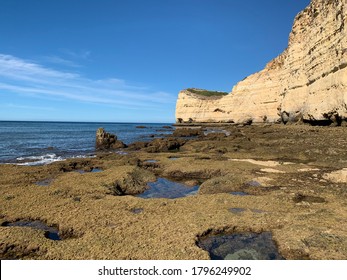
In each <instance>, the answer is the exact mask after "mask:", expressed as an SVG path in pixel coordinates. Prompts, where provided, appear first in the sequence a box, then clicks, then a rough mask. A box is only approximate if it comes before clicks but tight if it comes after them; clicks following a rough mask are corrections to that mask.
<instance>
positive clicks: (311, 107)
mask: <svg viewBox="0 0 347 280" xmlns="http://www.w3.org/2000/svg"><path fill="white" fill-rule="evenodd" d="M346 28H347V12H346V0H312V1H311V3H310V5H309V6H308V7H307V8H306V9H305V10H304V11H302V12H300V13H299V14H298V15H297V16H296V18H295V20H294V25H293V28H292V31H291V34H290V36H289V44H288V47H287V49H286V50H285V51H284V52H283V53H282V54H281V55H279V56H278V57H277V58H275V59H274V60H272V61H271V62H269V63H268V64H267V65H266V67H265V69H264V70H262V71H260V72H258V73H255V74H253V75H251V76H249V77H247V78H246V79H245V80H243V81H241V82H239V83H238V84H237V85H236V86H235V87H234V88H233V90H232V91H231V93H230V94H229V95H227V96H223V97H204V96H200V95H198V94H195V93H191V92H189V91H187V90H183V91H181V92H180V93H179V96H178V100H177V104H176V120H177V121H178V122H189V121H191V122H235V123H242V122H250V121H252V122H280V121H283V122H285V123H286V122H288V121H289V122H290V121H297V120H304V121H307V122H320V121H322V122H324V121H326V122H341V121H342V120H345V119H347V36H346V35H347V34H346Z"/></svg>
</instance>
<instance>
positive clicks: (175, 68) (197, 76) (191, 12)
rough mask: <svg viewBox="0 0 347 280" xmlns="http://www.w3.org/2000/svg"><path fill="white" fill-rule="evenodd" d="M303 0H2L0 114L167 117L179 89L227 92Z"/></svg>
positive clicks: (283, 32) (264, 55) (280, 39)
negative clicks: (195, 88)
mask: <svg viewBox="0 0 347 280" xmlns="http://www.w3.org/2000/svg"><path fill="white" fill-rule="evenodd" d="M308 4H309V0H296V1H292V0H281V1H278V0H262V1H259V0H248V1H238V0H127V1H125V0H51V1H44V0H0V120H42V121H44V120H49V121H107V122H174V121H175V117H174V114H175V103H176V98H177V94H178V92H179V90H181V89H184V88H188V87H197V88H205V89H211V90H221V91H228V92H229V91H231V89H232V87H233V86H234V85H235V84H236V83H237V82H238V81H240V80H242V79H243V78H244V77H246V76H248V75H250V74H252V73H254V72H256V71H259V70H261V69H262V68H263V67H264V66H265V64H266V63H267V62H268V61H269V60H271V59H273V58H274V57H276V56H277V55H278V54H280V53H281V52H282V51H283V50H284V49H285V48H286V46H287V42H288V35H289V32H290V30H291V26H292V23H293V20H294V17H295V15H296V14H297V13H298V12H299V11H301V10H302V9H304V8H305V7H306V6H307V5H308Z"/></svg>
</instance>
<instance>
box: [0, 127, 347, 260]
mask: <svg viewBox="0 0 347 280" xmlns="http://www.w3.org/2000/svg"><path fill="white" fill-rule="evenodd" d="M208 127H209V125H208V126H207V127H205V126H204V128H203V129H207V128H208ZM213 127H219V128H220V129H221V130H223V131H227V132H228V133H224V132H221V131H214V130H213V129H211V130H210V132H209V133H201V134H200V135H199V136H192V137H178V136H177V137H174V136H172V135H171V136H167V137H165V138H163V139H162V140H160V139H155V140H152V141H151V142H150V143H151V144H148V145H147V146H146V145H144V144H140V143H137V144H136V145H133V146H130V147H129V148H126V149H123V153H116V152H102V153H97V154H96V157H95V158H88V159H67V160H65V161H60V162H55V163H52V164H49V165H43V166H16V165H7V164H6V165H0V173H1V176H0V192H1V196H0V197H1V200H2V201H1V203H0V224H1V227H0V240H1V242H0V256H1V259H209V258H210V256H209V254H208V252H207V251H204V250H203V249H201V248H200V247H198V246H197V242H198V241H199V240H200V239H201V237H204V236H206V235H208V234H211V233H223V232H224V233H247V232H253V233H261V232H271V233H272V239H273V240H274V241H275V243H276V244H277V247H278V250H279V252H280V254H281V255H282V256H283V257H284V258H285V259H347V231H346V229H345V228H344V227H342V226H341V224H345V223H346V221H347V213H346V211H345V209H346V202H345V201H346V197H347V193H346V188H345V186H346V183H347V181H346V175H345V171H344V170H345V168H347V141H345V135H346V129H347V128H344V127H312V126H303V125H293V126H284V125H263V126H260V125H257V126H254V125H252V126H240V127H237V126H234V125H231V126H230V125H226V126H224V125H223V126H222V127H220V126H219V125H213ZM178 129H179V127H178ZM194 129H197V128H194ZM211 131H212V132H211ZM205 132H206V131H205ZM206 134H207V135H206ZM327 135H329V138H328V137H327ZM177 139H178V140H177ZM174 141H178V142H179V145H180V146H179V147H178V148H177V149H173V150H169V149H168V147H170V143H172V142H174ZM327 142H328V143H327ZM93 170H98V171H99V172H94V171H93ZM159 178H165V179H167V180H171V181H173V182H177V183H182V184H185V185H186V186H191V187H193V186H196V185H198V186H199V190H198V192H197V194H194V195H189V196H185V197H181V198H174V199H169V198H148V199H147V198H140V197H137V196H136V195H137V194H139V193H142V192H144V191H145V190H146V189H148V188H149V187H148V183H150V182H156V181H157V180H158V179H159ZM39 183H41V184H39ZM241 193H245V194H247V195H240V194H241ZM235 209H242V211H241V210H237V211H236V210H235ZM16 221H41V222H43V223H44V224H45V225H47V226H49V227H55V228H57V230H58V232H59V236H60V238H61V240H58V241H57V240H51V239H48V238H46V237H45V234H44V231H43V230H42V229H35V228H31V227H20V226H11V227H10V226H6V225H8V224H9V223H12V222H16Z"/></svg>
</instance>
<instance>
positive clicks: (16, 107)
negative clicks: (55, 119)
mask: <svg viewBox="0 0 347 280" xmlns="http://www.w3.org/2000/svg"><path fill="white" fill-rule="evenodd" d="M1 107H6V108H15V109H29V110H35V111H37V110H39V111H55V109H54V108H52V107H40V106H28V105H22V104H14V103H6V104H4V105H2V106H1Z"/></svg>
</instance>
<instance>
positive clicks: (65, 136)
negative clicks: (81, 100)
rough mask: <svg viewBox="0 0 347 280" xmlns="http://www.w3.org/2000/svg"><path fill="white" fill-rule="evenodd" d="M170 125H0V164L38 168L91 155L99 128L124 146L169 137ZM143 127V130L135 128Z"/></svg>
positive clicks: (13, 123)
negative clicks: (112, 135)
mask: <svg viewBox="0 0 347 280" xmlns="http://www.w3.org/2000/svg"><path fill="white" fill-rule="evenodd" d="M168 125H171V124H165V123H164V124H154V123H153V124H148V123H146V124H141V123H82V122H81V123H77V122H15V121H0V163H16V164H22V165H40V164H47V163H51V162H54V161H58V160H64V159H66V158H72V157H89V156H93V155H94V153H95V134H96V130H97V129H98V128H99V127H103V128H104V129H105V130H106V131H107V132H110V133H113V134H116V135H117V137H118V139H119V140H121V141H123V142H124V143H126V144H130V143H132V142H135V141H147V140H150V139H152V137H151V135H155V137H161V136H164V135H167V134H170V133H172V131H171V130H169V129H166V128H164V126H168ZM137 126H144V128H137Z"/></svg>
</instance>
